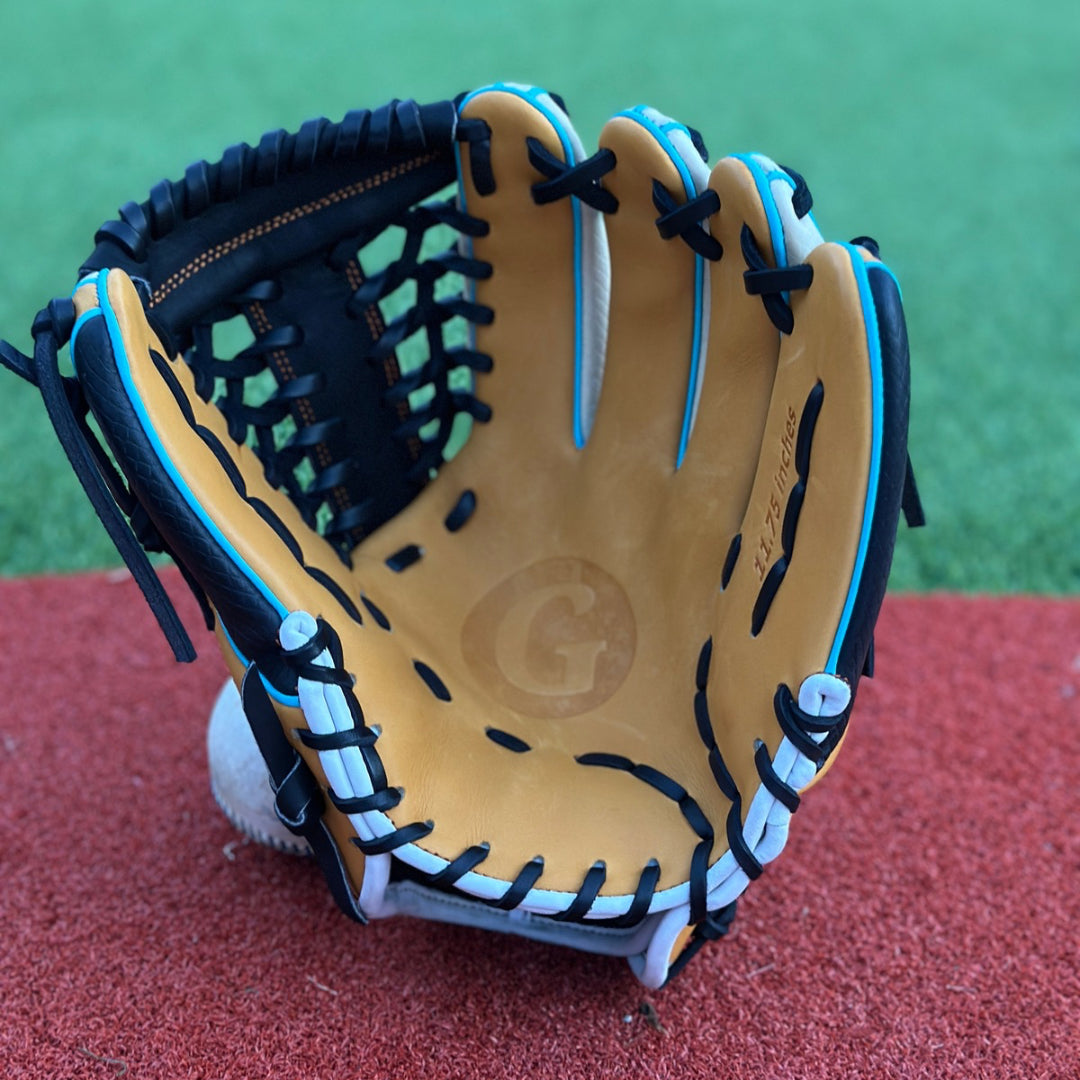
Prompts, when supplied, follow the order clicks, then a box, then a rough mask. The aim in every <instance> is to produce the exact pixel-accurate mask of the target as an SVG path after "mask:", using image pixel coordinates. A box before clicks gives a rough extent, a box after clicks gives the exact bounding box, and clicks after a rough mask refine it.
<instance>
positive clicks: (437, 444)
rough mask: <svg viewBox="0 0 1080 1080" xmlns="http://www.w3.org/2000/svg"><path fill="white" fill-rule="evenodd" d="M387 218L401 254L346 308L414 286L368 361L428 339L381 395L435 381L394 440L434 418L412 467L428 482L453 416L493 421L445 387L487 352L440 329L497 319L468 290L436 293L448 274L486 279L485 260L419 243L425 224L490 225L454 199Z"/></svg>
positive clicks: (480, 367) (460, 228)
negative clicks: (411, 365)
mask: <svg viewBox="0 0 1080 1080" xmlns="http://www.w3.org/2000/svg"><path fill="white" fill-rule="evenodd" d="M479 145H483V144H482V143H479V142H477V143H474V144H473V153H472V155H471V156H470V164H471V165H472V167H473V169H474V172H475V171H476V170H477V169H480V170H481V171H482V169H483V166H482V160H483V159H482V156H481V155H480V154H479V152H478V150H477V146H479ZM392 224H394V225H397V226H399V227H400V228H401V229H402V230H403V231H404V233H405V239H404V245H403V248H402V252H401V255H400V256H399V257H398V258H397V259H396V260H394V261H393V262H391V263H390V264H388V265H387V266H386V267H385V268H384V269H383V270H381V271H380V272H379V273H377V274H373V275H371V276H370V277H368V278H367V280H366V281H364V282H363V284H361V285H360V286H359V288H357V289H356V291H355V292H354V293H353V297H352V299H351V300H350V302H349V310H350V313H351V314H352V315H353V316H354V317H356V318H359V317H360V316H361V315H362V313H363V312H365V311H367V310H368V309H370V307H371V305H373V304H376V303H378V302H379V301H380V300H383V299H385V298H386V297H387V296H389V295H390V294H391V293H393V292H395V291H396V290H397V289H399V288H400V287H401V286H402V285H404V284H405V283H406V282H412V283H413V284H414V287H415V290H416V298H415V301H414V303H413V305H412V306H411V307H410V308H409V309H408V310H407V311H405V312H403V313H402V314H400V315H398V316H397V317H396V318H394V319H392V320H391V321H390V322H388V323H387V324H386V327H385V329H384V330H383V332H382V334H381V335H380V337H379V339H378V340H377V341H376V342H375V344H374V345H373V347H372V349H371V352H370V355H369V356H368V357H367V360H368V363H371V364H382V363H383V362H384V361H385V360H386V359H387V358H388V357H390V356H393V355H394V353H395V352H396V350H397V349H398V347H399V346H400V345H401V344H402V342H404V341H406V340H407V339H409V338H411V337H412V336H413V335H414V334H418V333H423V334H424V335H425V337H426V345H427V352H428V359H427V361H426V362H425V363H424V364H423V365H422V366H421V367H420V368H418V369H417V370H415V371H413V372H410V373H409V374H408V375H405V376H403V377H402V378H401V379H400V380H398V382H396V383H395V384H394V385H393V386H392V387H390V388H389V389H388V390H387V392H386V395H385V399H386V401H388V402H390V403H395V404H396V403H398V402H406V401H407V400H408V398H409V395H410V394H412V393H414V392H415V391H417V390H419V389H420V388H421V387H425V386H431V387H432V390H433V393H432V396H431V398H430V400H429V401H428V402H427V404H426V405H425V406H424V407H423V408H421V409H418V410H416V411H415V412H412V413H411V415H410V416H409V417H408V419H407V420H405V421H404V422H403V423H402V424H401V425H400V426H399V427H398V429H397V431H396V432H395V438H397V439H401V440H410V439H416V438H420V437H421V433H422V431H423V430H424V429H425V428H429V426H431V425H433V424H434V423H436V422H437V428H436V429H435V431H434V434H432V435H430V436H428V437H426V438H424V439H423V441H422V449H421V452H420V454H419V456H418V457H417V460H416V462H415V463H414V464H413V466H412V467H411V469H410V470H409V477H410V479H411V480H413V481H414V482H415V483H417V484H422V483H424V482H426V481H427V479H428V476H429V474H430V472H431V470H432V469H435V468H437V467H438V466H439V465H440V464H441V463H442V458H443V451H444V450H445V448H446V443H447V440H448V439H449V438H450V434H451V430H452V425H453V419H454V417H455V416H456V415H458V414H459V413H467V414H468V415H469V416H471V417H472V418H473V420H476V421H479V422H480V423H486V422H487V421H488V420H490V419H491V408H490V407H489V406H488V405H487V404H485V403H484V402H482V401H480V400H479V399H478V398H477V397H476V395H475V394H474V393H472V392H471V391H463V390H452V389H451V388H450V376H451V373H452V372H454V371H457V370H461V369H466V370H468V371H471V372H473V373H477V372H479V373H487V372H489V371H491V368H492V360H491V357H490V356H488V355H487V354H486V353H482V352H479V351H477V350H476V349H471V348H467V347H465V346H448V345H447V344H446V340H445V333H444V328H445V326H446V324H447V323H449V322H450V321H451V320H453V319H462V320H465V321H466V322H469V323H472V324H473V325H474V326H487V325H490V323H491V322H492V320H493V319H494V317H495V315H494V312H493V311H492V310H491V308H489V307H486V306H484V305H483V304H477V303H475V302H474V301H472V300H469V299H467V298H466V297H465V296H462V295H450V296H440V295H439V287H440V283H441V282H442V281H443V279H444V278H445V277H446V276H447V275H448V274H456V275H459V276H460V277H462V278H465V279H469V280H472V281H480V280H484V279H486V278H488V277H490V276H491V264H490V263H487V262H484V261H482V260H480V259H474V258H471V257H469V256H466V255H462V254H461V253H460V252H459V251H458V249H457V248H456V247H452V248H449V249H447V250H446V251H444V252H442V253H441V254H439V255H435V256H432V257H428V258H425V257H422V246H423V244H424V240H425V237H426V236H427V234H428V232H429V230H431V229H433V228H435V227H436V226H439V225H449V226H450V227H451V228H453V229H455V230H456V231H457V232H458V233H461V234H462V235H465V236H470V237H477V236H484V235H486V234H487V231H488V226H487V223H486V222H484V221H482V220H480V219H479V218H476V217H473V216H472V215H469V214H465V213H463V212H462V211H460V210H458V209H457V208H456V206H454V205H453V204H452V203H451V202H428V203H425V204H423V205H421V206H417V207H413V208H411V209H409V210H407V211H406V212H405V214H403V215H402V216H401V217H399V218H398V219H396V220H395V221H394V222H392ZM343 254H344V253H343Z"/></svg>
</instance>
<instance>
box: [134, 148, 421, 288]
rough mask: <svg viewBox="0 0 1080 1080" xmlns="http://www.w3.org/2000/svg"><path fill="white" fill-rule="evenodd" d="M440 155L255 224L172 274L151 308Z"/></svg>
mask: <svg viewBox="0 0 1080 1080" xmlns="http://www.w3.org/2000/svg"><path fill="white" fill-rule="evenodd" d="M437 156H438V155H437V154H435V153H430V154H424V155H422V156H420V157H418V158H414V159H413V160H412V161H405V162H402V163H401V164H400V165H395V166H393V167H392V168H390V169H384V170H383V171H382V172H381V173H379V175H378V176H374V177H369V178H368V179H367V180H364V181H363V182H362V183H357V184H349V185H347V186H346V187H343V188H338V190H337V191H332V192H330V194H329V195H324V196H323V197H322V198H321V199H316V200H315V201H314V202H310V203H305V204H304V205H303V206H297V207H294V208H293V209H292V210H288V211H286V212H284V213H281V214H278V215H276V216H275V217H273V218H271V219H270V220H269V221H264V222H263V223H262V224H260V225H255V226H254V227H253V228H250V229H248V230H247V232H244V233H241V234H240V235H239V236H234V237H233V238H232V239H231V240H226V241H225V242H224V243H221V244H218V245H217V246H216V247H212V248H210V249H209V250H208V251H204V252H202V253H201V254H200V255H199V257H198V258H197V259H195V260H194V262H190V263H188V265H187V266H185V267H184V268H183V269H181V270H177V271H176V273H174V274H171V275H170V276H169V277H168V278H166V279H165V281H164V282H162V284H161V285H160V286H158V288H157V289H156V290H155V291H154V295H153V297H152V298H151V300H150V306H151V307H154V306H155V305H157V304H160V303H161V301H162V300H164V299H165V298H166V297H167V296H169V295H170V294H171V293H173V292H175V291H176V290H177V289H178V288H180V286H181V285H183V284H185V283H186V282H188V281H190V280H191V278H193V277H194V276H195V275H196V274H197V273H199V271H200V270H205V269H206V268H207V267H208V266H210V265H211V264H212V263H215V262H217V261H218V260H219V259H221V258H223V257H224V256H226V255H231V254H232V253H233V252H234V251H236V250H237V249H238V248H241V247H243V246H244V245H245V244H248V243H250V242H251V241H252V240H256V239H258V238H259V237H262V236H266V235H268V234H269V233H272V232H275V231H276V230H277V229H281V228H283V227H284V226H286V225H291V224H293V222H295V221H299V220H300V219H301V218H304V217H307V216H309V215H310V214H314V213H317V212H318V211H320V210H326V209H327V208H328V207H331V206H333V205H335V204H336V203H340V202H343V201H345V200H346V199H351V198H353V197H355V196H356V195H360V194H363V193H364V192H366V191H370V190H371V189H372V188H374V187H378V186H379V185H380V184H384V183H386V182H387V181H389V180H393V179H396V178H397V177H398V176H401V175H403V174H404V173H407V172H411V171H412V170H413V169H417V168H419V167H420V166H421V165H426V164H428V162H430V161H434V160H435V159H436V157H437Z"/></svg>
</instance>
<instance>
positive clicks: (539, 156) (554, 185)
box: [525, 135, 619, 214]
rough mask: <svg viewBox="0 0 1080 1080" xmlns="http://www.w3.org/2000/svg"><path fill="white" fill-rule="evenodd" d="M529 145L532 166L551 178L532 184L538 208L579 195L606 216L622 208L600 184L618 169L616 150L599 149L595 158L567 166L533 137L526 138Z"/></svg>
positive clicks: (527, 145)
mask: <svg viewBox="0 0 1080 1080" xmlns="http://www.w3.org/2000/svg"><path fill="white" fill-rule="evenodd" d="M525 146H526V148H527V149H528V153H529V163H530V164H531V165H532V167H533V168H534V169H536V171H537V172H539V173H542V174H543V175H544V176H546V177H547V179H546V180H540V181H538V182H537V183H535V184H533V185H532V197H533V201H534V202H535V203H537V204H538V205H543V204H544V203H550V202H555V201H556V200H557V199H564V198H566V197H567V196H568V195H575V196H577V198H579V199H580V200H581V201H582V202H583V203H587V204H588V205H589V206H591V207H592V208H593V209H594V210H599V211H601V212H602V213H605V214H613V213H614V212H615V211H616V210H617V209H618V208H619V200H618V199H616V198H615V196H614V195H612V193H611V192H610V191H608V190H606V189H605V188H604V187H602V186H601V183H600V181H601V179H602V178H603V177H604V176H606V175H607V174H608V173H609V172H611V170H612V169H614V168H615V154H614V152H613V151H611V150H608V149H602V150H598V151H597V152H596V153H595V154H593V155H592V157H588V158H586V159H585V160H584V161H580V162H578V163H577V164H576V165H567V164H566V162H565V161H563V160H562V159H560V158H557V157H556V156H555V155H554V154H552V153H551V151H549V150H548V149H547V148H546V147H545V146H544V144H543V143H542V142H540V140H539V139H534V138H533V137H532V136H531V135H530V136H528V137H527V138H526V139H525Z"/></svg>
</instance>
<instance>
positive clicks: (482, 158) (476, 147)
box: [454, 117, 495, 195]
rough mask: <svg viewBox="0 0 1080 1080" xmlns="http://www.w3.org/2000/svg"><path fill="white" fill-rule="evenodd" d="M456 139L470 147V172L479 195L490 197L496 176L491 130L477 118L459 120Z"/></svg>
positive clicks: (484, 122) (455, 134)
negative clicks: (493, 163) (492, 162)
mask: <svg viewBox="0 0 1080 1080" xmlns="http://www.w3.org/2000/svg"><path fill="white" fill-rule="evenodd" d="M454 137H455V138H456V139H457V140H458V142H463V143H468V145H469V172H470V173H471V175H472V182H473V186H474V187H475V188H476V192H477V194H478V195H490V194H492V192H494V190H495V174H494V173H493V172H492V170H491V128H489V127H488V125H487V122H486V121H484V120H481V119H479V118H477V117H469V118H462V119H460V120H458V125H457V131H456V132H455V133H454Z"/></svg>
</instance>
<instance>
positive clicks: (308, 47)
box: [0, 0, 1080, 593]
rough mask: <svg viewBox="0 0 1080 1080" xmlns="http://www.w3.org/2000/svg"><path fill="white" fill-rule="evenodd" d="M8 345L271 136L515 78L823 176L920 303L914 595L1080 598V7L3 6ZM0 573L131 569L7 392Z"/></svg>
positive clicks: (849, 2)
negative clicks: (156, 221)
mask: <svg viewBox="0 0 1080 1080" xmlns="http://www.w3.org/2000/svg"><path fill="white" fill-rule="evenodd" d="M0 42H2V47H3V59H2V62H0V118H2V119H0V123H2V127H0V131H2V138H0V254H2V258H0V334H3V335H4V336H7V337H8V338H10V339H11V340H12V341H13V342H14V343H15V344H17V345H19V346H20V347H21V348H23V349H27V348H28V347H29V333H28V330H29V324H30V321H31V319H32V317H33V315H34V313H35V312H36V311H37V309H38V308H39V307H40V306H41V304H42V303H43V302H44V301H46V300H47V299H48V298H50V297H51V296H54V295H59V294H63V293H66V292H67V291H68V290H69V289H70V287H71V286H72V284H73V278H72V275H73V274H74V272H75V270H76V269H77V267H78V265H79V263H80V262H81V260H82V258H83V257H84V256H85V255H86V254H87V253H88V252H89V250H90V246H91V238H92V236H93V232H94V230H95V229H96V228H97V226H98V225H99V224H100V223H101V221H102V220H104V219H105V218H107V217H111V216H113V215H114V213H115V210H116V208H117V207H118V206H119V205H120V204H121V203H122V202H124V201H126V200H127V199H129V198H136V199H139V200H141V199H142V198H144V197H145V195H146V192H147V191H148V189H149V187H150V185H151V184H153V183H154V182H155V181H157V180H159V179H161V178H162V177H163V176H169V177H175V176H177V175H179V174H180V173H181V171H182V169H183V167H184V166H185V165H186V164H187V163H188V162H189V161H190V160H193V159H195V158H200V157H217V156H219V155H220V152H221V150H222V149H223V148H224V147H225V146H226V145H228V144H229V143H232V142H237V141H240V140H247V141H249V142H252V141H254V140H256V139H257V138H258V136H259V135H260V134H261V133H262V132H263V131H264V130H266V129H268V128H273V127H279V126H285V127H290V128H294V127H295V126H296V125H298V124H299V123H300V122H302V121H303V120H305V119H307V118H309V117H311V116H316V115H320V114H322V115H326V116H329V117H330V118H332V119H337V118H339V117H340V116H341V114H342V113H344V112H345V111H346V110H347V109H349V108H353V107H356V106H359V105H374V104H379V103H381V102H382V101H384V100H386V99H387V98H389V97H392V96H399V97H404V96H415V97H418V98H421V99H425V98H431V99H434V98H440V97H445V96H449V95H452V94H454V93H456V92H458V91H459V90H463V89H467V88H471V87H473V86H477V85H481V84H483V83H486V82H490V81H493V80H495V79H499V78H508V79H514V80H518V81H528V82H534V83H538V84H540V85H544V86H547V87H549V88H551V89H554V90H556V91H558V92H559V93H561V94H563V95H564V96H565V97H566V99H567V102H568V104H569V106H570V109H571V111H572V113H573V115H574V118H575V122H576V123H577V126H578V128H579V130H580V131H581V133H582V136H583V138H584V140H585V142H586V145H588V144H589V143H590V142H591V141H595V138H596V135H597V133H598V131H599V129H600V126H601V124H602V123H603V121H604V119H605V118H606V117H607V116H608V115H610V114H611V113H612V112H615V111H617V110H618V109H620V108H623V107H625V106H627V105H630V104H636V103H639V102H647V103H650V104H653V105H655V106H657V107H658V108H660V109H662V110H663V111H665V112H667V113H669V114H671V115H673V116H675V117H677V118H679V119H682V120H685V121H686V122H688V123H691V124H693V125H695V126H696V127H698V128H700V129H701V130H702V132H703V133H704V135H705V137H706V141H707V142H708V144H709V147H710V149H711V150H712V152H713V153H714V155H715V154H717V153H723V152H725V151H728V150H755V149H757V150H762V151H764V152H766V153H769V154H770V155H771V156H773V157H775V158H777V159H778V160H780V161H783V162H785V163H788V164H791V165H793V166H795V167H796V168H798V169H799V170H801V171H802V172H803V173H804V174H805V175H806V176H807V178H808V180H809V181H810V184H811V187H812V189H813V191H814V192H815V195H816V198H817V202H816V214H817V218H818V221H819V223H820V224H821V225H822V228H823V229H824V230H825V231H826V233H827V234H828V235H829V236H832V237H834V238H838V239H847V238H849V237H851V236H854V235H857V234H861V233H869V234H871V235H873V236H876V237H877V238H878V239H879V240H880V241H881V243H882V247H883V253H884V255H885V257H886V258H887V260H888V261H889V262H890V264H891V265H892V266H893V268H894V269H895V270H896V271H897V273H898V275H899V277H900V279H901V281H902V284H903V287H904V295H905V302H906V308H907V313H908V322H909V329H910V333H911V341H912V367H913V379H914V393H913V398H914V400H913V411H912V429H911V447H912V454H913V457H914V459H915V463H916V467H917V470H918V475H919V480H920V483H921V487H922V492H923V496H924V501H925V503H926V506H927V511H928V514H929V517H930V519H931V522H932V528H929V529H926V530H921V531H919V532H907V531H906V530H902V532H901V536H900V539H899V544H898V549H897V555H896V561H895V566H894V575H893V586H894V587H895V588H903V589H928V588H957V589H963V590H997V591H1030V590H1036V591H1054V592H1061V591H1064V592H1073V593H1075V592H1080V480H1078V478H1077V473H1078V471H1080V269H1078V266H1080V262H1078V258H1080V4H1077V2H1076V0H1047V2H1041V3H1038V4H1031V5H1025V4H1017V3H1016V2H1015V0H1008V2H1000V0H933V2H927V0H914V2H909V3H906V4H900V3H876V2H863V3H855V2H853V0H813V2H808V3H802V4H791V5H785V4H752V3H746V2H743V3H733V2H728V0H720V2H716V0H713V2H709V0H697V2H690V0H664V2H662V3H648V4H646V3H639V2H636V0H623V2H622V3H616V2H612V0H594V2H591V3H580V4H578V3H574V2H572V0H560V2H534V3H531V4H528V5H526V4H520V3H516V2H514V0H502V2H496V0H483V2H474V3H462V4H457V5H450V4H446V3H437V2H435V0H397V2H393V3H385V2H384V3H376V2H374V0H352V2H351V3H346V2H340V3H329V2H307V3H300V2H293V3H285V2H279V0H263V2H261V3H256V2H253V0H218V2H216V3H209V2H204V0H188V2H187V3H171V4H161V3H152V2H142V3H134V2H132V3H120V2H107V0H103V2H99V3H87V2H85V0H36V2H34V3H14V2H12V3H5V4H4V5H3V12H2V14H0ZM0 464H2V468H0V574H17V573H28V572H36V571H43V570H68V569H75V568H80V567H92V566H102V565H108V564H115V563H116V561H117V558H116V556H115V554H114V553H113V551H112V549H111V547H110V545H109V544H108V541H107V540H106V539H105V537H104V533H103V531H102V529H101V528H100V526H99V525H98V524H97V522H96V519H94V517H93V514H92V511H91V510H90V509H89V506H88V504H86V502H85V500H84V499H83V497H82V495H81V493H80V491H79V489H78V488H77V485H76V483H75V481H74V479H73V477H71V476H69V474H68V469H67V465H66V463H65V462H64V460H63V457H62V454H61V452H60V450H59V448H58V447H57V446H56V445H55V443H54V441H53V438H52V435H51V433H50V431H49V429H48V424H47V421H46V420H45V417H44V413H43V411H42V409H41V407H40V402H39V401H38V400H37V398H36V392H34V391H33V390H32V389H31V388H29V387H26V386H24V385H23V384H21V383H19V381H18V380H16V379H14V378H11V377H0Z"/></svg>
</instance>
